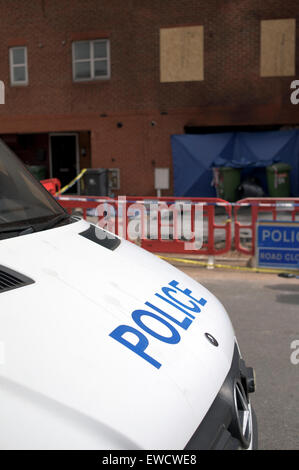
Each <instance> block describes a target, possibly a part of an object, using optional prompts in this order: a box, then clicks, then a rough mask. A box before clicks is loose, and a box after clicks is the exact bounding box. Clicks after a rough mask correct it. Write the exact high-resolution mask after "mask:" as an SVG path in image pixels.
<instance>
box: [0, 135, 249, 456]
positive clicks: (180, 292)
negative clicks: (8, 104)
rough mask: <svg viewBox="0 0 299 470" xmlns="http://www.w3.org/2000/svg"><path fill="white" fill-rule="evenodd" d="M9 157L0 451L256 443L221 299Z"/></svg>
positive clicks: (0, 219)
mask: <svg viewBox="0 0 299 470" xmlns="http://www.w3.org/2000/svg"><path fill="white" fill-rule="evenodd" d="M0 155H1V156H0V191H1V197H0V265H1V266H0V448H1V449H110V450H111V449H248V448H249V449H250V448H254V447H256V445H257V434H256V421H255V417H254V413H253V410H252V408H251V405H250V401H249V394H250V392H253V391H254V377H253V370H252V369H251V368H248V367H246V365H245V362H244V361H243V359H242V358H241V356H240V351H239V348H238V345H237V341H236V338H235V334H234V331H233V328H232V326H231V323H230V320H229V318H228V316H227V314H226V312H225V310H224V308H223V306H222V305H221V303H220V302H219V301H218V300H217V299H216V298H215V297H214V296H213V295H212V294H211V293H210V292H209V291H208V290H207V289H205V288H204V287H203V286H201V285H200V284H198V283H197V282H195V281H194V280H192V279H191V278H189V277H188V276H187V275H185V274H183V273H182V272H180V271H179V270H177V269H175V268H174V267H172V266H170V265H169V264H167V263H166V262H164V261H162V260H160V259H159V258H157V257H156V256H154V255H152V254H150V253H148V252H146V251H144V250H142V249H140V248H138V247H136V246H135V245H134V244H132V243H130V242H127V241H124V240H120V239H119V238H117V237H113V238H110V239H108V238H104V237H103V236H101V235H103V233H102V230H101V229H99V228H96V227H95V226H93V225H90V224H89V223H87V222H86V221H84V220H78V219H76V218H72V217H70V216H69V215H67V214H66V213H65V211H64V210H63V209H62V208H61V207H60V206H59V205H58V204H57V202H56V201H55V200H54V199H53V198H52V196H50V195H49V194H48V193H47V191H46V190H45V189H44V188H43V187H42V186H41V185H40V184H39V183H38V182H36V181H35V180H34V178H33V177H32V176H31V175H30V174H29V173H28V171H27V170H26V168H25V167H24V166H23V165H22V164H21V163H20V162H19V161H18V160H17V159H16V158H15V156H14V155H13V154H11V153H10V152H9V151H8V149H7V148H5V147H4V145H3V144H2V143H1V144H0ZM97 231H98V232H97Z"/></svg>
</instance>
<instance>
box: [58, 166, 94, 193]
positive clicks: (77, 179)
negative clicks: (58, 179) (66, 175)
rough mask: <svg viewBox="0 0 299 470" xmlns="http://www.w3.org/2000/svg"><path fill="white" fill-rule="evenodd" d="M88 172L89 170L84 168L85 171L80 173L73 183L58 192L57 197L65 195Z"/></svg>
mask: <svg viewBox="0 0 299 470" xmlns="http://www.w3.org/2000/svg"><path fill="white" fill-rule="evenodd" d="M86 170H87V168H83V170H82V171H80V173H79V174H78V175H77V176H76V177H75V178H74V179H72V181H71V182H70V183H69V184H67V185H65V186H64V187H63V188H61V190H60V191H57V193H56V194H55V196H60V195H61V194H63V193H65V191H67V190H68V189H69V188H71V187H72V186H73V185H74V184H75V183H77V181H79V179H81V178H82V176H83V175H84V173H85V172H86Z"/></svg>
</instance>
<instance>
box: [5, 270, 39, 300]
mask: <svg viewBox="0 0 299 470" xmlns="http://www.w3.org/2000/svg"><path fill="white" fill-rule="evenodd" d="M34 283H35V281H34V280H33V279H30V278H29V277H27V276H24V274H20V273H18V272H16V271H13V270H12V269H9V268H7V267H6V266H2V265H0V294H2V293H3V292H7V291H10V290H13V289H18V288H19V287H24V286H28V285H30V284H34Z"/></svg>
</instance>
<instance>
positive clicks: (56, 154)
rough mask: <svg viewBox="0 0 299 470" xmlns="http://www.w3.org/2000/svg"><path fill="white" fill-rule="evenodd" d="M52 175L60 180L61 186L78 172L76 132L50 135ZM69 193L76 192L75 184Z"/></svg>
mask: <svg viewBox="0 0 299 470" xmlns="http://www.w3.org/2000/svg"><path fill="white" fill-rule="evenodd" d="M50 148H51V163H52V177H53V178H58V179H59V180H60V181H61V187H63V186H65V185H67V184H68V183H70V182H71V181H72V179H74V178H75V176H76V175H77V174H78V173H79V161H78V136H77V134H56V135H54V134H52V135H50ZM66 192H69V193H73V194H76V193H77V192H78V187H77V185H75V186H73V187H72V188H70V189H69V190H68V191H66Z"/></svg>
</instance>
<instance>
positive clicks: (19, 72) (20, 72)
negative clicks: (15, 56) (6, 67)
mask: <svg viewBox="0 0 299 470" xmlns="http://www.w3.org/2000/svg"><path fill="white" fill-rule="evenodd" d="M25 80H26V72H25V67H14V68H13V81H14V82H25Z"/></svg>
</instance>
